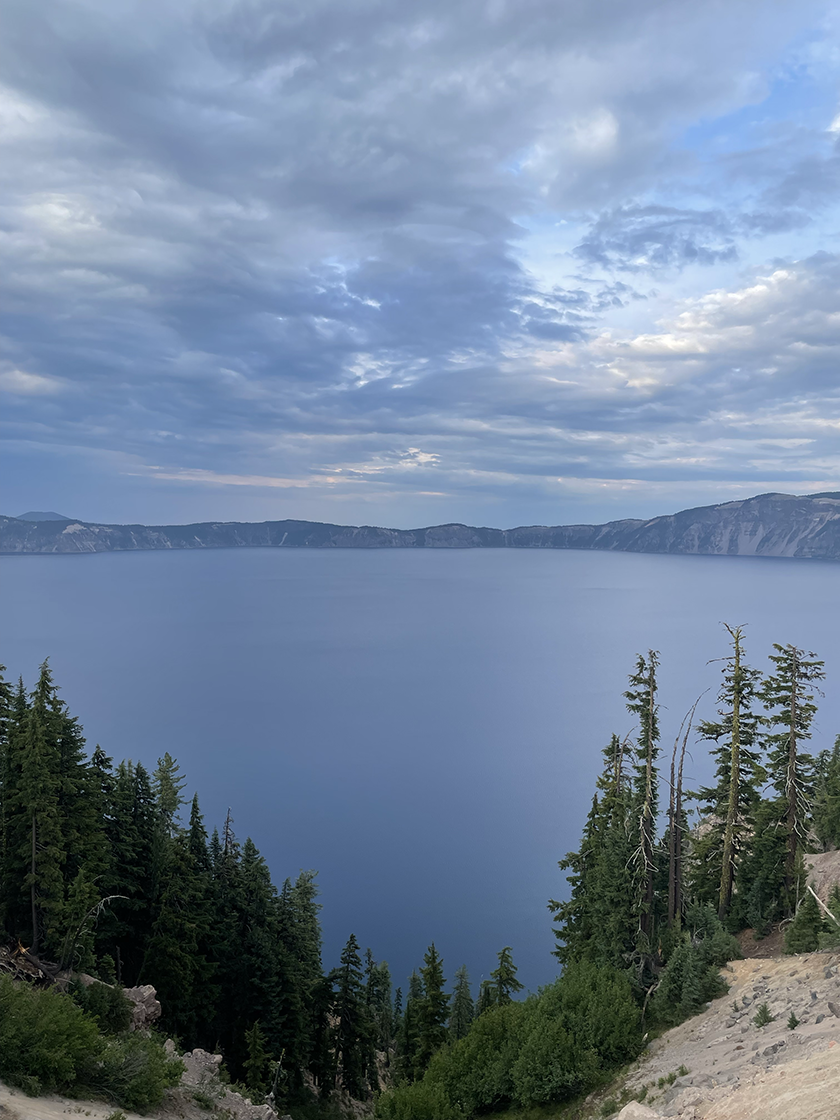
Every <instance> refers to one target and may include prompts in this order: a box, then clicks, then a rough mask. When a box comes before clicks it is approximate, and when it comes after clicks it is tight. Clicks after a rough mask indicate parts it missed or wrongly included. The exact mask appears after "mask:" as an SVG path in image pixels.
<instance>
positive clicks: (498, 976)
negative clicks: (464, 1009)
mask: <svg viewBox="0 0 840 1120" xmlns="http://www.w3.org/2000/svg"><path fill="white" fill-rule="evenodd" d="M516 973H517V968H516V965H515V964H514V963H513V956H512V955H511V947H510V945H505V947H504V949H502V950H501V952H500V953H499V965H498V968H495V969H494V970H493V971H492V972H491V973H490V976H491V977H492V980H493V986H494V987H495V989H496V1002H497V1003H499V1004H503V1003H510V1002H511V1000H512V999H513V996H514V993H516V992H521V991H522V984H521V983H520V981H519V980H517V978H516Z"/></svg>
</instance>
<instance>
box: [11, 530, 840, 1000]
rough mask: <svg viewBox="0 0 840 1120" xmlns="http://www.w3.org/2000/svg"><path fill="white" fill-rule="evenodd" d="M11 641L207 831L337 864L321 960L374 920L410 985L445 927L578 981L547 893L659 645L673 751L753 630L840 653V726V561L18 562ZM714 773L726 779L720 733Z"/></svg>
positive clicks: (285, 554) (530, 971) (276, 854)
mask: <svg viewBox="0 0 840 1120" xmlns="http://www.w3.org/2000/svg"><path fill="white" fill-rule="evenodd" d="M0 570H1V571H2V584H0V605H1V606H2V617H3V620H4V625H3V635H2V648H1V649H0V655H1V656H2V660H3V661H4V662H5V663H6V664H7V665H8V667H9V670H10V672H11V674H12V675H13V676H15V677H16V676H17V675H18V674H19V673H22V674H23V676H24V679H25V680H26V683H27V685H28V686H31V684H32V683H33V682H34V678H35V674H36V672H37V666H38V664H39V662H40V661H42V660H43V659H44V658H45V657H47V656H49V657H50V659H51V663H52V665H53V668H54V671H55V676H56V680H57V682H58V683H59V685H61V687H62V695H63V697H64V699H65V700H66V701H67V703H68V704H69V706H70V710H71V712H72V713H73V714H75V715H78V716H79V717H80V719H81V721H82V723H83V725H84V727H85V732H86V734H87V737H88V742H89V745H90V746H91V747H92V746H93V745H94V744H95V743H97V742H99V743H101V744H102V746H103V748H104V749H105V750H106V751H107V753H108V754H111V755H113V756H114V757H115V759H121V758H133V759H135V760H140V761H142V762H143V763H144V764H145V765H146V766H147V767H149V768H150V769H151V768H153V767H154V765H155V763H156V760H157V758H158V757H159V756H161V755H162V754H163V753H164V751H169V752H171V753H172V754H173V755H175V756H176V757H177V759H178V760H179V762H180V763H181V766H182V769H183V770H184V772H185V773H186V775H187V778H188V791H189V793H190V796H191V795H192V792H193V790H196V789H197V791H198V794H199V798H200V800H201V805H202V809H203V811H204V813H205V818H206V823H207V824H208V827H209V828H210V829H211V830H212V827H213V826H214V825H218V826H221V824H222V821H223V819H224V815H225V812H226V811H227V809H228V806H230V808H231V810H232V814H233V817H234V822H235V824H234V828H235V831H236V833H237V835H238V836H239V838H240V839H241V840H244V839H245V837H246V836H247V835H250V836H252V837H253V839H254V842H255V843H256V844H257V846H258V847H259V848H260V850H261V851H262V853H263V855H264V856H265V857H266V858H267V860H268V861H269V864H270V866H271V869H272V873H273V876H274V879H275V882H277V883H278V885H279V884H281V883H282V881H283V879H284V878H285V877H286V876H287V875H288V876H295V875H296V874H297V872H298V870H299V869H301V868H316V869H317V870H318V871H319V880H318V881H319V883H320V888H321V892H322V897H321V901H322V903H323V906H324V910H323V914H322V918H323V928H324V939H325V952H324V958H325V964H326V966H327V967H331V966H332V965H334V964H336V963H337V959H338V953H339V952H340V948H341V945H342V944H343V943H344V941H345V940H346V939H347V936H348V935H349V934H350V933H351V932H353V933H355V934H356V936H357V937H358V938H359V941H360V942H361V944H362V947H363V948H364V947H366V946H370V947H371V949H372V950H373V953H374V955H375V956H376V958H377V959H379V960H381V959H385V960H387V961H388V962H389V964H390V966H391V970H392V973H393V976H394V982H395V984H402V985H403V987H404V986H405V978H406V976H407V974H408V973H409V972H410V971H411V969H412V968H414V967H416V966H418V965H419V964H420V963H421V962H422V956H423V953H424V951H425V948H426V946H427V945H428V944H429V942H431V941H432V940H434V941H435V943H436V945H437V947H438V949H439V950H440V951H441V953H442V955H443V958H444V962H445V971H446V975H447V976H448V977H450V978H451V976H452V974H453V972H454V971H455V968H456V967H457V966H458V965H460V964H462V963H466V964H467V966H468V968H469V970H470V976H471V979H472V981H473V985H474V987H476V986H477V983H478V981H479V979H480V978H481V977H482V976H487V975H488V974H489V972H490V971H491V969H492V968H494V967H495V963H496V960H495V957H496V953H497V952H498V950H499V949H501V948H502V947H503V946H505V945H511V946H512V947H513V953H514V960H515V961H516V963H517V964H518V965H519V970H520V978H521V979H522V980H523V981H524V983H525V984H526V986H527V987H529V988H532V989H535V988H536V987H537V986H538V985H540V984H543V983H546V982H548V981H549V980H551V979H552V978H553V976H554V975H555V974H556V968H555V964H556V962H555V960H554V958H553V957H552V956H551V955H550V954H551V949H552V946H553V944H554V939H553V936H552V926H551V918H550V915H549V913H548V911H547V909H546V900H547V899H548V898H549V897H551V896H554V897H557V896H558V894H562V892H563V891H564V887H565V880H564V878H563V875H562V873H561V872H560V871H559V870H558V868H557V860H558V859H560V858H561V857H562V856H563V855H564V853H565V852H566V851H567V850H568V849H569V848H572V847H575V846H576V845H577V841H578V838H579V836H580V831H581V826H582V824H583V821H584V818H585V815H586V813H587V810H588V808H589V803H590V800H591V796H592V792H593V783H594V779H595V775H596V773H597V772H598V770H599V768H600V763H601V754H600V752H601V749H602V747H603V746H604V745H605V744H606V742H607V741H608V739H609V736H610V733H611V732H612V731H617V732H619V733H621V734H623V733H625V732H626V731H628V730H629V729H630V727H631V725H632V724H631V720H630V718H629V716H628V715H627V712H626V710H625V709H624V706H623V700H622V693H623V691H624V689H625V687H626V679H627V674H628V673H629V672H630V670H631V669H632V667H633V663H634V658H635V655H636V653H637V652H639V651H643V650H647V649H648V648H651V647H652V648H654V649H658V650H660V651H661V655H662V669H661V674H660V681H661V693H660V697H661V701H662V704H663V710H662V716H661V726H662V733H663V746H664V747H665V748H666V750H667V751H670V746H671V744H672V742H673V739H674V736H675V735H676V733H677V730H678V727H679V724H680V721H681V719H682V717H683V715H684V713H685V711H686V710H687V709H688V708H689V707H690V705H691V704H692V702H693V701H694V699H695V698H696V697H697V696H698V694H699V693H701V692H702V691H703V690H704V689H709V688H711V690H712V691H711V692H710V693H708V694H707V696H706V697H705V699H704V701H703V702H702V704H701V706H700V710H699V714H702V715H705V716H710V715H711V714H712V711H713V705H712V700H713V697H714V693H715V691H716V689H717V683H718V677H719V672H720V666H719V665H714V664H713V665H708V664H707V662H708V661H709V660H710V659H712V658H717V657H721V656H724V655H725V654H726V652H727V646H726V641H725V638H726V635H725V633H724V632H723V629H722V627H721V625H720V623H721V622H722V621H727V622H730V623H733V624H737V623H746V624H747V631H746V649H747V655H748V659H749V660H750V662H751V663H752V664H754V665H757V666H759V667H760V668H765V667H766V666H767V654H768V652H769V651H770V646H771V643H772V642H774V641H777V642H783V643H785V642H793V643H795V644H797V645H799V646H803V647H804V648H805V649H807V650H814V651H815V652H816V653H817V655H818V656H820V657H822V658H824V659H825V661H826V670H827V673H828V679H827V681H826V684H825V690H826V698H825V700H823V701H822V702H821V705H820V711H819V714H818V717H817V725H816V730H815V735H814V743H813V746H814V749H815V750H818V749H821V748H823V747H828V746H830V745H831V744H832V743H833V740H834V736H835V734H837V733H838V732H840V703H838V687H837V686H838V683H840V681H839V678H840V628H838V625H837V620H838V606H839V605H840V566H838V565H835V564H828V563H819V562H815V561H793V560H762V559H741V558H731V559H730V558H719V557H694V556H685V557H683V556H641V555H632V554H622V553H598V552H564V551H526V550H521V551H520V550H502V549H499V550H492V549H488V550H464V551H449V550H417V551H414V550H394V551H389V550H373V551H361V550H359V551H354V550H312V551H308V550H303V549H301V550H295V551H292V550H289V551H285V550H279V549H273V550H268V549H266V550H260V549H252V550H248V549H242V550H229V551H228V550H219V551H207V552H186V551H185V552H134V553H104V554H100V555H85V556H4V557H2V560H0ZM689 770H690V773H691V777H692V779H697V780H706V779H707V778H708V776H709V766H708V763H707V759H706V749H705V747H703V746H702V745H700V746H699V747H697V748H696V749H695V750H694V753H693V760H692V761H691V764H690V767H689Z"/></svg>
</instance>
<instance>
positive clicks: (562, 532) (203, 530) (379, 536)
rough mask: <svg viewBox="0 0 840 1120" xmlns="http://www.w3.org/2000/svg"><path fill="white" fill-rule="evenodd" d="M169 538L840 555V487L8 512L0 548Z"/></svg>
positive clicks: (150, 544)
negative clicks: (439, 520) (164, 519)
mask: <svg viewBox="0 0 840 1120" xmlns="http://www.w3.org/2000/svg"><path fill="white" fill-rule="evenodd" d="M162 548H576V549H600V550H610V551H617V552H660V553H663V552H664V553H683V554H694V555H703V556H786V557H796V558H799V559H820V560H838V559H840V493H834V494H816V495H812V496H805V497H796V496H793V495H790V494H761V495H759V496H758V497H755V498H747V499H745V500H743V501H739V502H725V503H723V504H722V505H716V506H701V507H699V508H698V509H688V510H683V511H682V512H680V513H675V514H671V515H668V516H665V517H654V518H653V519H652V520H650V521H638V520H624V521H610V522H608V523H607V524H606V525H554V526H549V525H527V526H520V527H519V528H516V529H488V528H477V527H475V526H471V525H457V524H452V525H434V526H432V527H430V528H426V529H382V528H378V527H376V526H372V525H361V526H357V525H329V524H323V523H321V522H317V521H263V522H259V523H251V522H216V521H211V522H202V523H200V524H196V525H97V524H93V523H91V522H86V521H24V520H21V519H19V518H14V517H0V552H4V553H72V552H121V551H126V550H135V549H162Z"/></svg>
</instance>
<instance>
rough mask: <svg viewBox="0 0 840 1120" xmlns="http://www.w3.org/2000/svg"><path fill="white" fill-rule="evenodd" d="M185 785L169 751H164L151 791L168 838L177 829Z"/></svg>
mask: <svg viewBox="0 0 840 1120" xmlns="http://www.w3.org/2000/svg"><path fill="white" fill-rule="evenodd" d="M186 784H187V783H186V779H185V778H184V777H183V776H182V774H181V767H180V766H179V765H178V763H177V762H176V761H175V759H174V758H173V757H172V755H171V754H170V753H169V751H166V752H165V754H164V756H163V758H159V759H158V764H157V768H156V769H155V772H154V775H153V776H152V789H153V790H154V794H155V801H156V803H157V811H158V817H159V819H160V823H161V826H162V828H163V830H164V832H165V834H166V835H167V836H169V837H172V836H174V835H175V834H176V832H177V831H178V828H179V820H178V816H179V813H180V811H181V806H182V805H183V804H184V798H183V797H182V796H181V791H182V790H183V788H184V786H185V785H186Z"/></svg>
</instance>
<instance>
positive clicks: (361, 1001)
mask: <svg viewBox="0 0 840 1120" xmlns="http://www.w3.org/2000/svg"><path fill="white" fill-rule="evenodd" d="M335 988H336V994H335V1002H334V1004H333V1013H334V1015H335V1017H336V1020H337V1022H336V1028H335V1051H336V1057H337V1059H338V1065H339V1078H340V1081H341V1085H342V1086H343V1088H345V1089H346V1090H347V1092H348V1093H349V1094H350V1096H351V1097H354V1098H355V1099H357V1100H359V1099H361V1098H362V1097H363V1096H364V1095H365V1093H366V1090H367V1088H368V1085H367V1077H368V1074H369V1073H370V1072H372V1071H371V1070H370V1043H371V1036H372V1028H371V1024H370V1020H369V1019H368V1017H367V1008H366V1006H365V994H364V984H363V981H362V960H361V957H360V956H359V943H358V941H357V940H356V938H355V936H354V935H353V934H351V935H350V937H349V938H348V940H347V944H346V945H345V946H344V948H343V949H342V951H341V963H340V964H339V967H338V969H337V970H336V974H335Z"/></svg>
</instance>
